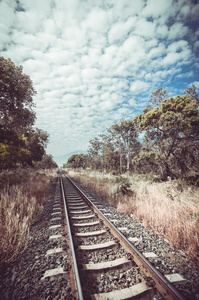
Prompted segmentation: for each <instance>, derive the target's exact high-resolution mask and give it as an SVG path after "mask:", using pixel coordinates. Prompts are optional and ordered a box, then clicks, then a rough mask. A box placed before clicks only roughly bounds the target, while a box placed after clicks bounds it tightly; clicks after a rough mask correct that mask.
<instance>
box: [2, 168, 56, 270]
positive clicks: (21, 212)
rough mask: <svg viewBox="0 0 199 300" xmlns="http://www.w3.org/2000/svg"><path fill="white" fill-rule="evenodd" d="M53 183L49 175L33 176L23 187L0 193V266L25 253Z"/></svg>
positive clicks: (19, 186)
mask: <svg viewBox="0 0 199 300" xmlns="http://www.w3.org/2000/svg"><path fill="white" fill-rule="evenodd" d="M50 182H51V178H50V177H49V176H46V175H44V174H34V175H33V173H32V174H31V175H30V177H29V178H28V179H27V178H26V180H24V183H23V184H20V185H16V186H14V185H13V186H12V187H10V188H6V189H4V190H2V191H1V193H0V265H2V264H3V263H11V262H13V261H15V260H16V259H17V258H18V256H19V255H20V254H22V253H23V251H24V250H25V248H26V246H27V243H28V237H29V229H30V225H31V224H33V223H34V222H36V221H37V220H38V218H39V216H40V215H41V212H42V211H43V202H44V201H45V198H46V192H47V191H48V189H49V185H50Z"/></svg>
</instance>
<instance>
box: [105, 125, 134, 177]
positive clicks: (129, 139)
mask: <svg viewBox="0 0 199 300" xmlns="http://www.w3.org/2000/svg"><path fill="white" fill-rule="evenodd" d="M107 131H108V132H109V134H110V135H111V137H112V141H113V142H114V145H115V147H116V149H118V151H119V154H120V172H121V173H122V170H123V166H122V158H123V157H126V159H127V167H126V169H127V172H129V168H130V156H131V154H133V153H134V151H136V150H137V146H138V141H137V138H138V131H137V129H136V126H135V123H134V120H121V121H120V122H119V123H116V124H113V125H112V126H111V127H110V128H108V129H107Z"/></svg>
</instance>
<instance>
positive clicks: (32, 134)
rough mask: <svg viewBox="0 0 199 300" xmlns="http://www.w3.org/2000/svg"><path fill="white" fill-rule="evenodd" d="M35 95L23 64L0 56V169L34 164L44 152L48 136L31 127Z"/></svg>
mask: <svg viewBox="0 0 199 300" xmlns="http://www.w3.org/2000/svg"><path fill="white" fill-rule="evenodd" d="M35 94H36V91H35V90H34V88H33V85H32V81H31V80H30V78H29V76H28V75H26V74H24V73H23V68H22V66H15V65H14V63H13V62H12V61H11V60H10V59H4V58H3V57H0V170H3V169H7V168H8V169H10V168H16V167H19V166H33V165H34V163H35V162H37V161H39V160H41V159H42V158H43V155H44V154H45V147H46V145H47V142H48V137H49V136H48V134H47V133H46V132H44V131H42V130H40V129H37V128H36V129H33V128H32V125H33V124H34V121H35V113H34V112H33V110H32V108H33V107H34V103H33V96H34V95H35Z"/></svg>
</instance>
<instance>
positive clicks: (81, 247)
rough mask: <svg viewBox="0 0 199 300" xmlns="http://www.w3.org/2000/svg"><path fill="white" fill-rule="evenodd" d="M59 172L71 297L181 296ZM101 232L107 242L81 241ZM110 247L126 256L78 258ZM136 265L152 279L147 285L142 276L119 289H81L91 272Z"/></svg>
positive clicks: (145, 297) (99, 234) (103, 271)
mask: <svg viewBox="0 0 199 300" xmlns="http://www.w3.org/2000/svg"><path fill="white" fill-rule="evenodd" d="M62 175H63V174H62V173H61V172H60V187H61V194H62V198H63V202H64V209H65V215H66V222H67V226H66V230H67V236H68V240H69V244H70V245H69V249H70V255H69V256H70V264H71V272H70V274H71V288H72V293H73V296H74V297H75V298H76V299H88V298H90V299H152V297H153V296H155V295H157V294H161V296H162V297H163V298H164V299H169V300H170V299H184V297H183V296H182V295H181V294H180V292H179V291H178V290H177V289H176V288H175V287H174V286H173V284H171V282H170V281H169V280H168V279H167V278H166V277H164V276H163V275H162V274H161V273H160V272H159V271H158V270H157V269H156V268H155V267H154V266H153V265H152V264H151V263H150V262H149V261H148V260H147V259H146V258H145V257H144V256H143V255H142V254H141V253H140V252H139V251H138V250H137V249H136V247H135V246H134V245H133V243H131V242H130V241H129V240H128V239H126V238H125V236H124V235H123V234H122V232H120V231H119V230H118V229H117V228H116V227H115V226H114V224H113V222H111V220H109V219H108V217H107V216H106V215H105V214H104V213H103V212H102V210H100V209H99V208H98V207H97V206H96V205H95V202H94V201H93V200H92V199H91V197H88V196H87V195H86V194H85V193H84V192H83V191H82V190H81V189H80V187H79V186H78V185H77V184H76V183H75V181H73V180H72V179H71V178H69V177H68V176H67V175H66V174H64V176H62ZM82 228H86V230H85V232H82ZM89 228H93V229H89ZM104 234H105V235H108V236H109V238H108V239H109V241H108V242H103V243H97V244H96V242H95V243H93V244H91V245H88V244H84V239H86V238H87V239H89V237H90V238H91V239H93V238H94V239H96V240H97V237H99V236H101V237H103V235H104ZM78 239H80V240H78ZM101 239H102V238H101ZM82 241H83V242H82ZM118 245H119V246H118ZM111 247H113V248H114V247H115V248H116V252H117V247H123V248H124V250H125V252H126V256H125V257H120V258H118V259H114V260H112V261H111V260H108V261H106V262H101V263H93V262H92V263H86V264H85V263H84V262H83V263H82V261H80V262H79V261H78V258H79V257H81V258H82V257H83V256H84V254H83V253H87V252H89V251H91V252H92V251H98V253H99V255H100V248H101V249H109V248H111ZM88 260H89V259H88ZM135 266H136V272H137V270H138V268H139V270H140V271H139V272H141V274H144V277H143V278H145V279H151V280H149V282H150V285H149V284H148V283H147V280H146V283H145V282H144V281H145V279H143V280H142V281H141V282H140V283H137V284H135V285H134V286H131V287H127V288H124V289H120V290H119V291H118V290H114V291H112V292H109V293H94V294H92V293H91V294H88V293H87V292H85V291H84V290H83V288H82V283H85V282H86V280H87V277H88V278H89V276H90V277H92V276H93V278H94V275H93V274H98V275H97V276H98V277H100V276H102V277H103V276H104V275H102V274H104V273H106V272H107V271H110V270H118V269H127V268H134V267H135ZM99 273H100V274H101V275H99ZM90 274H92V275H90Z"/></svg>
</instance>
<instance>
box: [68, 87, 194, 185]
mask: <svg viewBox="0 0 199 300" xmlns="http://www.w3.org/2000/svg"><path fill="white" fill-rule="evenodd" d="M198 106H199V98H198V95H197V92H196V87H195V86H194V85H193V86H192V87H191V88H189V89H187V90H185V91H184V95H182V96H179V95H178V96H176V97H168V94H167V91H166V89H165V88H163V87H162V88H160V89H158V90H157V91H155V92H154V93H153V94H152V95H151V100H150V102H149V105H147V107H146V108H145V109H144V110H143V112H142V113H141V114H139V115H137V116H136V117H135V118H134V119H130V120H122V121H120V122H119V123H116V124H114V125H112V126H111V127H110V128H107V131H106V133H105V134H100V135H98V136H97V137H95V138H94V139H92V140H90V142H89V143H90V145H89V148H88V151H87V152H88V154H74V155H72V156H71V157H70V158H69V159H68V162H67V164H66V165H65V166H67V167H73V168H79V167H82V168H92V169H98V170H99V169H101V170H106V171H112V172H114V173H116V174H119V173H123V172H129V171H133V172H138V173H145V174H146V173H153V174H154V175H157V176H158V177H159V178H160V179H161V180H166V179H167V178H168V177H170V178H172V179H175V178H184V179H186V180H187V179H188V180H191V182H195V183H197V182H198V181H199V171H198V170H199V109H198ZM140 134H142V135H143V136H144V137H143V139H142V141H140V139H139V136H140Z"/></svg>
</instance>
